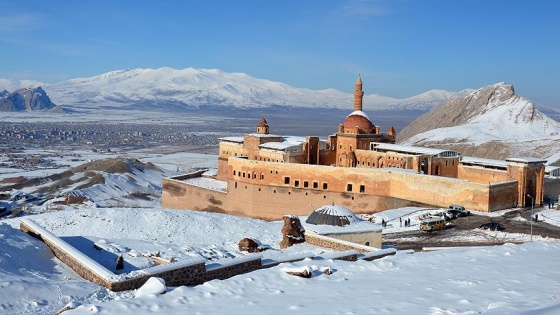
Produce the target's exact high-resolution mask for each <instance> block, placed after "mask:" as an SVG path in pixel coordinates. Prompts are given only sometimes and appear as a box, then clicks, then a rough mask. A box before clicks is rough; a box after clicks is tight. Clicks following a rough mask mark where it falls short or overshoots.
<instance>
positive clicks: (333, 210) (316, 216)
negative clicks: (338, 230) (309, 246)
mask: <svg viewBox="0 0 560 315" xmlns="http://www.w3.org/2000/svg"><path fill="white" fill-rule="evenodd" d="M361 221H364V220H362V219H360V218H359V217H357V216H356V215H355V214H354V212H352V211H351V210H350V209H348V208H345V207H343V206H338V205H334V204H333V205H326V206H322V207H321V208H319V209H317V210H315V211H313V212H312V213H311V214H310V215H309V217H307V220H305V223H309V224H315V225H333V226H345V225H349V224H357V223H358V222H361Z"/></svg>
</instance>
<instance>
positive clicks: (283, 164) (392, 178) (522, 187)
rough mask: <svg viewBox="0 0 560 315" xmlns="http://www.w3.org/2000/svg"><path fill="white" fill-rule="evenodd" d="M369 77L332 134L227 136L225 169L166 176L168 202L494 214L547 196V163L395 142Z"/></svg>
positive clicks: (263, 128) (222, 155) (265, 128)
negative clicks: (460, 209)
mask: <svg viewBox="0 0 560 315" xmlns="http://www.w3.org/2000/svg"><path fill="white" fill-rule="evenodd" d="M363 95H364V93H363V91H362V80H361V78H360V77H358V79H357V81H356V90H355V91H354V111H353V112H352V113H350V115H348V116H347V117H346V119H345V120H344V122H343V123H342V124H340V125H339V126H338V131H337V132H336V133H335V134H333V135H331V136H329V137H328V139H326V140H325V139H320V138H319V137H306V138H303V137H291V136H280V135H273V134H270V133H269V131H270V128H269V125H268V123H267V121H266V119H265V118H264V117H263V118H262V119H261V121H260V123H259V124H258V126H257V130H256V133H252V134H246V135H245V136H243V137H225V138H221V139H220V140H221V141H220V149H219V150H220V151H219V158H218V169H217V172H197V173H193V174H187V175H183V176H178V177H174V178H168V179H164V182H163V193H162V208H169V209H192V210H200V211H213V212H222V213H229V214H237V215H242V216H249V217H254V218H263V219H270V220H278V219H281V218H282V216H283V215H284V214H288V213H289V214H294V215H307V214H309V213H310V212H311V211H313V210H315V209H316V208H317V207H319V206H321V205H324V204H330V203H334V204H338V205H342V206H344V207H347V208H349V209H352V210H353V211H354V212H356V213H373V212H377V211H382V210H386V209H391V208H396V207H403V206H411V205H417V206H420V205H422V206H425V205H429V206H435V207H445V208H447V206H448V205H450V204H460V205H463V206H464V207H466V208H467V209H473V210H479V211H495V210H501V209H507V208H511V207H512V206H516V205H526V204H529V205H530V199H529V198H528V197H527V195H529V196H531V197H532V198H534V200H535V204H539V203H540V204H542V202H543V185H544V174H545V166H544V163H545V162H546V161H545V160H542V159H535V158H511V159H507V160H505V161H502V160H489V159H479V158H472V157H463V156H461V155H460V154H459V153H458V152H455V151H449V150H438V149H433V148H422V147H413V146H403V145H397V144H394V142H395V129H394V128H393V127H392V126H391V127H389V128H388V130H387V132H386V133H383V132H381V131H380V128H379V126H376V125H374V124H373V123H372V121H371V120H370V119H369V118H368V116H367V115H366V114H365V113H364V112H363V111H362V99H363Z"/></svg>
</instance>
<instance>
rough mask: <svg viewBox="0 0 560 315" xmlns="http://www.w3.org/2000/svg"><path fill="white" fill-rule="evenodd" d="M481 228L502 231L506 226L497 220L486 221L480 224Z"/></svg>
mask: <svg viewBox="0 0 560 315" xmlns="http://www.w3.org/2000/svg"><path fill="white" fill-rule="evenodd" d="M480 228H481V229H485V230H490V231H503V230H505V229H506V228H505V227H504V226H503V225H501V224H500V223H498V222H488V223H484V224H482V225H480Z"/></svg>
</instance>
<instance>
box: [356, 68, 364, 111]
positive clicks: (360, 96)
mask: <svg viewBox="0 0 560 315" xmlns="http://www.w3.org/2000/svg"><path fill="white" fill-rule="evenodd" d="M363 97H364V92H363V91H362V78H361V77H360V75H358V79H357V80H356V90H355V91H354V111H357V110H359V111H361V110H362V99H363Z"/></svg>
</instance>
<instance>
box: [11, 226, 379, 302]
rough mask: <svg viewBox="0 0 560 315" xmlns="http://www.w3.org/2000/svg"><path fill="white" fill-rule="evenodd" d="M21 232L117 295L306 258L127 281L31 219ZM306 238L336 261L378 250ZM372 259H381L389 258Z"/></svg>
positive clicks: (239, 262)
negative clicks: (160, 282)
mask: <svg viewBox="0 0 560 315" xmlns="http://www.w3.org/2000/svg"><path fill="white" fill-rule="evenodd" d="M20 230H21V231H22V232H24V233H27V234H29V235H32V236H33V237H36V238H38V239H40V240H42V241H43V242H44V243H45V244H46V245H47V246H48V247H49V248H50V249H51V250H52V252H53V254H54V255H55V256H56V257H57V258H58V259H60V260H61V261H62V262H63V263H65V264H66V265H68V266H69V267H70V268H72V269H73V270H74V271H75V272H76V273H77V274H79V275H80V276H82V277H83V278H84V279H86V280H89V281H91V282H94V283H97V284H99V285H102V286H104V287H106V288H108V289H110V290H111V291H114V292H117V291H125V290H133V289H137V288H139V287H141V286H142V285H143V284H144V283H146V281H148V279H149V278H150V277H159V278H162V279H164V280H165V283H166V285H168V286H181V285H197V284H202V283H204V282H206V281H210V280H214V279H221V280H223V279H227V278H230V277H233V276H236V275H239V274H244V273H248V272H252V271H255V270H258V269H263V268H269V267H272V266H276V265H278V264H280V263H283V262H294V261H298V260H302V259H304V258H305V257H303V258H301V257H298V258H297V259H291V260H286V261H280V262H277V263H276V262H275V263H267V264H266V265H263V263H262V255H260V254H255V255H251V256H245V257H241V258H236V259H232V260H229V261H226V262H225V263H221V264H219V263H211V264H206V260H205V259H203V258H201V259H193V261H186V262H184V263H173V264H167V265H159V266H155V267H151V268H147V269H144V270H140V271H135V273H136V274H137V275H135V276H131V277H127V276H130V275H126V274H124V275H118V274H115V273H113V272H112V271H110V270H108V269H106V268H105V267H103V266H101V265H100V264H99V263H97V262H95V261H94V260H92V259H91V258H89V257H87V256H85V255H83V254H82V253H81V252H79V251H78V250H77V249H75V248H74V247H72V246H71V245H70V244H68V243H66V242H65V241H63V240H62V239H60V238H59V237H57V236H55V235H54V234H52V233H50V232H48V231H47V230H45V229H44V228H42V227H40V226H39V225H37V224H36V223H35V222H33V221H31V220H29V219H22V220H21V221H20ZM305 238H306V241H307V242H308V243H310V244H314V245H318V246H322V247H326V248H332V249H335V250H339V251H345V252H343V253H340V254H334V255H333V259H340V260H349V261H356V260H357V259H358V255H357V253H356V251H358V252H370V254H371V252H372V251H374V250H375V248H372V247H369V246H364V245H360V244H355V243H351V242H346V241H341V240H336V239H333V238H329V237H325V236H321V235H314V234H310V233H308V234H307V235H306V236H305ZM80 256H83V257H80ZM370 256H371V257H375V258H380V257H383V256H385V255H383V256H379V255H370ZM375 258H374V259H375ZM368 260H370V259H368Z"/></svg>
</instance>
